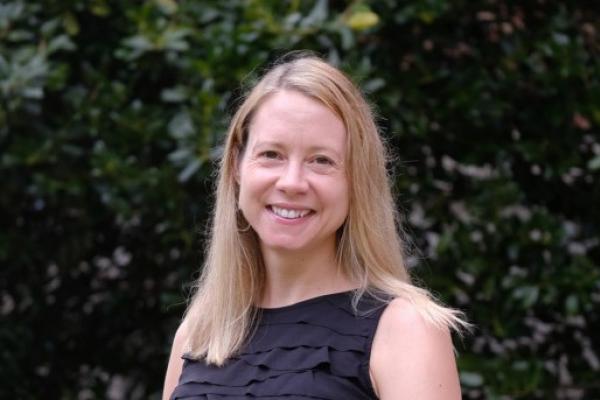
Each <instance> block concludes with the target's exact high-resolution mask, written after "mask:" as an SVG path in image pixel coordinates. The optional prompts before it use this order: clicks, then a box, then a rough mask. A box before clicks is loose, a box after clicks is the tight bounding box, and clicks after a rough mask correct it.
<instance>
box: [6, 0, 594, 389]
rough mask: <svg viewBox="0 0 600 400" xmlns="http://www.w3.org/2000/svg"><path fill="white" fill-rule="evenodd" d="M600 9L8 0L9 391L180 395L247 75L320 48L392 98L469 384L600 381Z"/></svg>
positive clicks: (408, 196) (392, 122)
mask: <svg viewBox="0 0 600 400" xmlns="http://www.w3.org/2000/svg"><path fill="white" fill-rule="evenodd" d="M598 21H600V8H598V7H597V6H596V5H594V4H593V3H584V2H583V3H581V4H572V3H565V2H543V1H540V2H536V3H517V2H510V1H507V0H502V1H486V2H466V1H458V2H450V1H445V0H427V1H413V2H394V1H381V2H366V1H365V2H363V1H354V2H351V3H343V2H342V3H340V2H327V1H324V0H316V1H306V2H304V1H298V0H289V1H254V0H253V1H227V2H211V1H186V2H176V1H174V0H152V1H150V0H148V1H144V2H118V1H116V0H94V1H83V0H74V1H71V2H55V1H51V0H38V1H36V2H31V1H24V0H21V1H19V0H9V1H6V2H4V3H2V4H0V176H1V183H2V193H1V194H0V210H1V211H0V222H1V223H2V228H3V229H1V230H0V265H1V266H2V269H1V272H0V284H1V285H2V286H1V287H0V289H1V297H0V313H1V314H2V318H1V319H0V348H1V350H0V361H1V362H0V376H1V380H2V382H3V384H2V386H1V387H0V395H1V397H3V398H4V397H7V398H8V397H10V398H20V399H30V398H31V399H34V398H60V399H71V398H80V399H88V398H113V399H119V398H127V399H137V398H159V397H160V395H159V394H160V390H161V385H162V378H163V374H164V370H165V366H166V360H167V354H168V351H169V343H170V340H171V337H172V334H173V332H174V328H175V326H176V324H177V322H178V319H179V318H180V316H181V313H182V311H183V309H184V303H185V296H186V294H187V292H188V290H187V289H188V285H189V282H191V280H192V279H193V277H194V276H195V274H196V273H197V270H198V267H199V265H201V261H202V239H203V231H204V227H205V225H206V222H207V220H208V216H209V213H210V204H211V195H210V193H211V187H212V186H211V185H212V183H211V182H212V179H213V175H212V173H213V172H214V168H213V162H214V161H215V160H216V159H217V158H218V155H219V151H220V148H219V145H220V140H221V138H222V137H223V134H224V132H225V129H226V126H227V121H228V118H229V116H230V115H231V112H232V111H233V110H234V109H235V106H236V104H238V102H239V98H240V94H241V89H240V84H241V85H242V87H245V86H247V85H249V84H251V82H252V81H253V80H254V79H255V78H256V76H257V75H258V74H259V73H260V72H261V70H262V69H263V68H264V67H265V66H266V65H268V63H269V62H271V61H272V60H273V58H274V57H275V56H276V55H278V54H282V53H284V52H285V51H287V50H291V49H303V48H307V49H312V50H314V51H316V52H318V53H319V54H322V55H323V56H324V57H325V58H327V59H328V60H330V61H331V62H333V63H335V64H337V65H340V66H341V67H342V68H343V69H345V70H346V71H347V72H349V73H350V74H351V75H352V76H353V77H354V78H355V79H356V80H357V81H358V82H359V83H360V85H361V87H362V88H363V89H364V91H365V92H366V93H367V94H368V96H369V98H370V100H371V101H372V103H373V104H374V106H375V107H376V108H377V110H378V114H379V115H380V116H381V120H380V124H381V126H382V130H383V131H384V132H385V135H386V136H387V138H388V141H389V143H390V145H391V147H392V150H393V152H394V154H395V155H396V161H395V162H393V163H391V164H390V167H391V168H392V169H394V170H395V171H396V172H397V177H396V180H395V186H396V189H397V191H398V193H399V194H400V197H399V200H398V206H399V208H400V209H402V210H403V212H404V214H405V215H406V225H407V228H408V231H409V232H410V236H411V238H412V241H414V243H415V245H416V247H417V248H419V249H420V251H419V252H416V251H415V252H414V254H413V255H412V258H411V262H412V264H414V265H416V268H415V269H414V273H415V276H416V277H418V278H419V280H420V281H424V282H425V283H426V285H427V286H429V287H431V288H433V289H434V291H435V292H436V293H438V294H439V296H440V297H441V298H442V299H443V300H444V301H445V302H447V303H448V304H451V305H453V306H456V307H459V308H461V309H464V310H465V311H466V312H467V314H468V316H469V318H470V320H471V321H472V322H473V323H474V324H475V325H476V330H475V332H474V334H473V335H471V336H468V337H466V338H465V339H464V341H463V342H459V343H457V344H458V348H459V351H460V356H459V367H460V370H461V381H462V383H463V392H464V396H465V398H469V399H478V398H487V399H547V398H560V399H592V398H599V397H600V387H599V386H598V379H597V376H598V370H599V369H600V360H599V359H598V357H599V355H598V352H599V351H600V344H599V342H598V339H597V335H594V334H593V332H596V331H598V329H600V326H599V317H598V312H597V311H598V304H599V303H600V268H599V265H600V237H599V235H600V232H599V226H600V224H599V223H600V215H599V210H600V209H599V208H598V204H599V203H600V185H599V184H598V181H599V179H600V137H599V134H598V127H599V125H600V82H599V80H600V63H599V61H598V60H599V59H600V58H599V57H598V55H599V52H600V40H599V35H600V25H599V24H598Z"/></svg>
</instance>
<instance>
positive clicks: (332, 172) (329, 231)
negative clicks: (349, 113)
mask: <svg viewBox="0 0 600 400" xmlns="http://www.w3.org/2000/svg"><path fill="white" fill-rule="evenodd" d="M345 154H346V129H345V127H344V124H343V122H342V121H341V120H340V119H339V118H338V117H337V116H336V115H335V114H334V113H333V112H331V111H330V110H329V109H328V108H327V107H326V106H324V105H323V104H321V103H320V102H318V101H316V100H313V99H312V98H310V97H308V96H305V95H303V94H301V93H299V92H296V91H292V90H287V91H286V90H284V91H280V92H276V93H274V94H273V95H271V96H270V97H268V98H267V99H266V100H265V101H264V103H263V104H262V105H261V106H260V107H259V108H258V110H257V112H256V113H255V115H254V117H253V120H252V123H251V124H250V128H249V136H248V140H247V143H246V148H245V151H244V153H243V155H242V156H241V160H240V162H239V166H238V176H237V178H238V182H239V185H240V192H239V207H240V209H241V211H242V212H243V214H244V217H245V218H246V220H247V221H248V222H249V223H250V225H251V226H252V228H253V229H254V231H255V232H256V233H257V234H258V237H259V238H260V242H261V247H262V250H263V251H287V252H305V251H311V252H312V251H317V250H327V251H330V250H331V251H335V240H336V239H335V235H336V231H337V230H338V228H339V227H340V226H341V225H342V224H343V222H344V220H345V219H346V216H347V215H348V204H349V188H348V178H347V175H346V171H345V167H344V159H345Z"/></svg>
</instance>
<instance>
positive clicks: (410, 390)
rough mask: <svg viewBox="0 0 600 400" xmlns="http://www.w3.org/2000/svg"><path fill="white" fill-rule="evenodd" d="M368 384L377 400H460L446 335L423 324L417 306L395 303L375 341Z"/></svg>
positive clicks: (381, 325)
mask: <svg viewBox="0 0 600 400" xmlns="http://www.w3.org/2000/svg"><path fill="white" fill-rule="evenodd" d="M370 373H371V381H372V382H373V387H374V388H375V392H376V393H377V395H378V397H379V398H380V399H381V400H395V399H419V400H460V398H461V392H460V382H459V379H458V371H457V368H456V359H455V357H454V348H453V345H452V338H451V336H450V333H449V331H448V329H440V328H437V327H435V326H434V325H432V324H431V323H429V322H427V321H425V320H424V319H423V318H422V316H421V315H420V314H419V312H418V311H417V310H416V309H415V306H414V305H412V304H411V303H410V302H408V301H406V300H403V299H395V300H393V301H392V302H391V303H390V304H389V305H388V307H387V308H386V310H385V311H384V312H383V315H382V316H381V319H380V321H379V326H378V327H377V332H376V333H375V338H374V339H373V346H372V351H371V359H370Z"/></svg>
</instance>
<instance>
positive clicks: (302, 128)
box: [248, 90, 346, 152]
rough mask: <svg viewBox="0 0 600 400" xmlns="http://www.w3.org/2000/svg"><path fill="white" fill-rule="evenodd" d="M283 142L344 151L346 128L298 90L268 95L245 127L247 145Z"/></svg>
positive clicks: (327, 109)
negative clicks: (247, 127)
mask: <svg viewBox="0 0 600 400" xmlns="http://www.w3.org/2000/svg"><path fill="white" fill-rule="evenodd" d="M265 140H268V141H283V142H285V143H289V144H310V145H313V146H326V147H332V148H334V149H335V150H336V151H342V152H343V151H344V150H345V143H346V128H345V126H344V123H343V122H342V120H341V119H340V118H339V117H338V116H337V115H336V114H335V113H334V112H333V111H331V110H330V109H329V108H328V107H327V106H325V105H324V104H323V103H321V102H320V101H318V100H316V99H313V98H311V97H309V96H306V95H304V94H302V93H300V92H298V91H294V90H283V91H279V92H276V93H273V94H271V95H269V97H268V98H267V99H266V100H264V101H263V103H262V104H261V105H260V106H259V107H258V109H257V110H256V112H255V114H254V117H253V118H252V122H251V124H250V126H249V140H248V141H249V143H250V145H252V144H257V143H258V142H261V141H265Z"/></svg>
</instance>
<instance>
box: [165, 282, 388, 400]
mask: <svg viewBox="0 0 600 400" xmlns="http://www.w3.org/2000/svg"><path fill="white" fill-rule="evenodd" d="M350 299H351V294H350V293H338V294H332V295H326V296H321V297H319V298H315V299H311V300H308V301H306V302H301V303H298V304H295V305H292V306H289V307H282V308H279V309H265V310H262V313H261V319H260V323H259V324H258V326H257V329H256V330H255V332H254V335H253V336H252V337H251V338H250V340H249V343H248V345H247V346H245V347H244V348H243V349H242V351H241V352H240V353H239V354H238V355H237V356H236V357H232V358H231V359H229V360H228V361H227V362H226V363H225V365H224V366H222V367H216V366H213V365H206V363H204V362H203V361H202V360H194V359H192V358H190V357H189V356H187V355H184V356H183V358H184V360H185V361H184V365H183V370H182V373H181V377H180V380H179V384H178V386H177V387H176V388H175V391H174V392H173V394H172V396H171V400H179V399H203V400H222V399H226V400H237V399H253V398H260V399H278V398H285V399H286V400H294V399H298V400H300V399H302V400H307V399H321V400H327V399H332V400H333V399H348V400H353V399H357V400H359V399H361V400H362V399H365V400H366V399H375V398H376V396H375V394H374V392H373V388H372V386H371V382H370V377H369V373H368V361H369V357H370V350H371V342H372V340H373V334H374V331H375V329H376V326H377V323H378V321H379V317H380V316H381V313H382V311H383V308H384V304H383V303H372V304H366V303H367V302H368V300H369V299H367V298H365V299H364V301H363V300H361V304H359V305H363V306H364V305H366V306H367V307H366V308H368V311H369V312H365V313H363V314H362V315H360V314H359V316H357V315H354V314H353V313H352V307H351V304H350ZM363 303H365V304H363ZM373 305H375V307H373ZM359 310H360V307H359Z"/></svg>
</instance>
